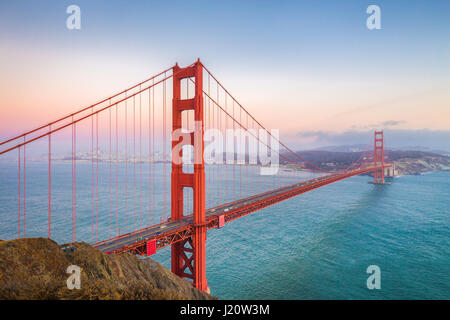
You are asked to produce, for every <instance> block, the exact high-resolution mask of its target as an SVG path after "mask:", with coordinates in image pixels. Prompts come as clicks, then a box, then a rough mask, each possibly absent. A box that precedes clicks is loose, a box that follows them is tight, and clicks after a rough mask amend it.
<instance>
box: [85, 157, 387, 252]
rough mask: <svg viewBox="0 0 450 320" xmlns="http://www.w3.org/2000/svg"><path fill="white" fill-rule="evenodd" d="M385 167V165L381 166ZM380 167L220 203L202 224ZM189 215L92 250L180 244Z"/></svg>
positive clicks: (189, 227) (229, 218) (216, 223)
mask: <svg viewBox="0 0 450 320" xmlns="http://www.w3.org/2000/svg"><path fill="white" fill-rule="evenodd" d="M387 166H389V165H386V164H385V167H387ZM379 169H381V167H366V168H358V169H355V170H353V171H349V172H344V173H336V174H328V175H324V176H320V177H317V178H314V179H311V180H307V181H304V182H302V183H297V184H293V185H290V186H287V187H282V188H279V189H275V190H270V191H268V192H264V193H260V194H257V195H254V196H251V197H247V198H244V199H241V200H238V201H234V202H230V203H227V204H223V205H220V206H217V207H214V208H210V209H208V210H206V212H205V216H206V225H207V228H208V229H211V228H217V227H218V226H219V216H221V215H223V216H224V222H225V223H227V222H230V221H233V220H235V219H237V218H240V217H242V216H244V215H247V214H249V213H252V212H254V211H257V210H260V209H262V208H265V207H267V206H270V205H273V204H275V203H278V202H280V201H283V200H286V199H289V198H291V197H294V196H296V195H299V194H301V193H305V192H308V191H310V190H313V189H317V188H320V187H322V186H324V185H327V184H330V183H333V182H337V181H340V180H343V179H346V178H349V177H352V176H355V175H359V174H364V173H368V172H372V171H375V170H379ZM192 221H193V217H192V215H188V216H186V217H184V218H183V219H181V220H178V221H170V220H169V221H167V222H164V223H161V224H158V225H154V226H151V227H147V228H144V229H141V230H137V231H134V232H130V233H127V234H123V235H120V236H117V237H115V238H112V239H108V240H104V241H101V242H98V243H96V244H94V247H96V248H97V249H99V250H101V251H103V252H105V253H121V252H126V251H131V252H134V253H137V254H144V252H145V245H146V243H147V242H148V241H151V240H156V248H157V249H161V248H163V247H165V246H167V245H170V244H173V243H175V242H178V241H181V240H183V239H185V238H188V237H190V236H191V235H192V227H193V226H192Z"/></svg>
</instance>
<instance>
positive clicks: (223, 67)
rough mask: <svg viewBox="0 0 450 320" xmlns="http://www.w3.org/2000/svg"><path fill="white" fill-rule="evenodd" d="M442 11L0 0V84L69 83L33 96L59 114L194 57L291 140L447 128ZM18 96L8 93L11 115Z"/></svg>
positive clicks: (430, 7) (447, 30) (397, 5)
mask: <svg viewBox="0 0 450 320" xmlns="http://www.w3.org/2000/svg"><path fill="white" fill-rule="evenodd" d="M71 4H76V5H78V6H80V8H81V15H82V16H81V17H82V18H81V21H82V28H81V30H79V31H74V30H68V29H67V28H66V27H65V21H66V19H67V16H68V15H67V14H66V12H65V10H66V8H67V6H69V5H71ZM370 4H376V5H379V6H380V8H381V23H382V29H381V30H372V31H370V30H368V29H367V28H366V19H367V17H368V15H367V13H366V8H367V7H368V6H369V5H370ZM449 12H450V1H433V2H430V1H395V0H391V1H378V0H373V1H356V0H355V1H199V0H184V1H124V0H116V1H99V0H89V1H61V0H53V1H32V2H31V1H21V0H19V1H2V2H1V3H0V37H1V40H2V41H1V44H0V49H1V51H0V52H1V53H0V57H2V59H1V60H2V63H0V67H1V68H2V70H4V73H3V76H1V77H0V85H1V87H3V88H4V89H5V92H8V93H11V94H12V93H15V94H19V95H20V94H21V92H22V91H21V90H28V89H29V88H31V87H33V88H34V87H35V86H36V85H39V86H42V88H53V87H58V90H60V91H61V92H70V90H74V88H76V90H78V91H77V94H74V93H72V94H67V96H64V95H63V94H62V93H61V97H58V100H57V101H56V100H55V101H53V100H50V98H49V97H46V98H42V99H39V101H40V104H42V105H53V104H58V105H61V106H62V105H63V106H64V107H61V108H60V109H58V110H60V112H61V114H65V113H67V112H70V111H72V110H73V109H74V108H76V106H81V105H86V104H90V103H91V102H92V100H97V99H98V98H100V97H103V96H106V95H108V94H110V93H112V92H115V91H117V90H120V89H121V88H122V87H123V86H127V85H129V84H132V83H135V82H137V81H139V80H141V79H144V78H146V77H147V76H148V75H150V74H153V73H155V72H158V71H160V70H162V69H163V68H165V67H168V66H171V65H173V64H174V63H175V62H179V63H180V64H181V65H186V64H190V63H191V62H192V61H193V60H195V59H196V58H197V57H200V58H201V59H202V61H203V62H204V64H205V65H206V66H207V67H208V68H209V69H211V70H212V71H213V72H214V73H215V74H216V75H217V76H218V77H219V79H220V80H221V81H222V82H223V83H224V84H225V85H226V86H227V87H228V88H229V89H230V90H231V92H232V93H234V95H235V96H237V97H238V98H239V100H240V101H241V102H243V103H244V104H245V105H246V106H247V107H248V109H249V110H250V111H251V112H252V113H254V114H255V115H257V116H258V118H259V119H261V121H262V122H263V123H265V124H266V125H268V126H270V127H273V128H281V127H283V128H285V130H284V132H282V135H284V136H285V137H286V139H288V140H289V141H290V142H291V143H293V144H302V143H304V144H311V145H314V144H326V143H327V141H322V142H320V143H319V141H298V140H297V137H298V133H299V132H300V133H301V132H311V131H327V132H329V133H330V134H333V133H336V135H337V136H339V135H340V134H342V132H348V131H352V130H355V129H356V130H362V129H363V128H367V127H369V126H370V125H371V124H372V123H385V122H388V121H394V122H396V123H398V126H396V127H395V128H392V126H391V127H389V128H390V129H398V130H412V132H413V131H414V132H421V131H420V130H429V131H436V132H437V131H439V132H440V133H442V132H446V131H448V130H450V111H449V110H450V107H449V100H450V95H449V94H448V92H449V91H450V90H449V89H450V58H449V57H450V19H449V17H448V14H449ZM24 78H27V79H28V80H27V81H23V79H24ZM55 79H57V80H55ZM84 79H89V84H84V81H83V80H84ZM56 82H57V83H56ZM105 82H106V84H102V85H98V86H97V87H96V88H95V91H94V89H91V88H92V84H96V83H99V84H100V83H105ZM63 84H66V87H64V86H63ZM5 92H4V93H3V94H5V95H6V93H5ZM0 98H2V100H3V101H7V100H8V99H7V97H4V99H3V97H2V96H0ZM35 100H36V99H35ZM30 103H31V100H30V101H26V100H24V101H22V102H20V103H17V105H16V106H15V108H14V110H16V113H17V119H19V118H22V119H23V117H26V116H27V114H28V112H27V108H29V104H30ZM373 106H375V108H374V107H373ZM0 107H1V110H0V116H3V118H4V119H6V118H7V116H8V117H11V118H8V122H11V123H13V122H14V121H16V120H17V119H16V118H14V115H11V114H10V112H9V113H7V112H6V111H4V110H5V109H6V108H7V107H8V106H6V105H1V106H0ZM43 108H44V107H43ZM274 110H283V111H284V112H282V113H278V112H277V114H276V115H274ZM377 110H379V111H377ZM425 110H426V112H425ZM2 112H3V113H2ZM50 114H52V113H51V112H50V111H49V112H48V114H46V113H45V112H43V115H42V117H44V116H49V115H50ZM342 115H346V116H342ZM447 117H448V118H447ZM292 119H295V121H293V120H292ZM28 120H29V123H30V126H33V125H38V124H39V123H41V122H45V121H46V120H48V119H47V118H45V119H44V118H43V119H37V118H36V117H33V118H31V116H30V119H28ZM34 121H35V122H34ZM381 129H383V128H381ZM7 133H8V134H6V133H3V132H2V135H3V134H5V135H9V134H10V133H12V131H11V130H9V131H8V132H7ZM449 137H450V135H449ZM400 142H401V141H399V143H400ZM404 142H405V143H406V142H407V141H404Z"/></svg>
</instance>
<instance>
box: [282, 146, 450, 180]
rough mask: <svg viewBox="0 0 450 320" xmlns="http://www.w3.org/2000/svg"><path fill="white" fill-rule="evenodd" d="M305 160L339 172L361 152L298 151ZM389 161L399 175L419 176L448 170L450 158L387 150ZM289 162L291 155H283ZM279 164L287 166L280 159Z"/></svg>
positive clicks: (427, 153) (433, 154) (286, 162)
mask: <svg viewBox="0 0 450 320" xmlns="http://www.w3.org/2000/svg"><path fill="white" fill-rule="evenodd" d="M297 154H299V155H301V156H302V157H303V158H304V159H305V160H307V161H310V162H312V163H314V164H316V165H317V166H319V167H320V168H322V169H325V170H330V171H333V170H341V169H345V168H347V167H348V166H349V165H351V164H352V163H354V162H355V161H357V160H358V159H359V158H360V157H361V154H362V152H335V151H323V150H311V151H299V152H297ZM386 154H387V155H388V157H389V159H390V161H393V162H395V165H396V168H397V171H398V174H399V175H405V174H420V173H424V172H429V171H442V170H450V157H448V156H445V155H441V154H436V153H431V152H424V151H403V150H387V151H386ZM285 156H286V157H288V158H290V159H291V160H296V159H295V157H294V156H293V155H289V154H287V153H286V154H285ZM280 162H281V164H288V161H286V160H285V159H283V158H280Z"/></svg>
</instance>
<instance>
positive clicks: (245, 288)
mask: <svg viewBox="0 0 450 320" xmlns="http://www.w3.org/2000/svg"><path fill="white" fill-rule="evenodd" d="M369 180H370V178H369V177H363V176H362V177H354V178H350V179H348V180H345V181H342V182H339V183H335V184H332V185H329V186H326V187H324V188H322V189H319V190H315V191H312V192H309V193H307V194H304V195H301V196H298V197H296V198H293V199H290V200H287V201H285V202H283V203H280V204H278V205H275V206H273V207H269V208H266V209H264V210H261V211H259V212H257V213H254V214H252V215H250V216H246V217H244V218H241V219H239V220H236V221H234V222H232V223H230V224H227V225H225V227H224V228H223V229H220V230H217V229H215V230H212V231H209V232H208V240H207V261H206V270H207V279H208V285H209V286H210V288H211V291H212V294H214V295H216V296H218V297H220V298H222V299H450V227H449V226H450V197H449V195H450V172H446V173H444V172H440V173H432V174H426V175H422V176H403V177H400V178H397V179H394V180H393V181H392V184H391V185H383V186H379V185H372V184H368V183H367V182H368V181H369ZM156 259H157V260H158V261H160V262H162V263H163V264H164V265H165V266H169V264H170V262H169V256H168V251H166V252H159V253H158V254H157V255H156ZM369 265H378V266H379V267H380V269H381V289H380V290H369V289H367V286H366V280H367V277H368V276H369V274H367V273H366V269H367V267H368V266H369Z"/></svg>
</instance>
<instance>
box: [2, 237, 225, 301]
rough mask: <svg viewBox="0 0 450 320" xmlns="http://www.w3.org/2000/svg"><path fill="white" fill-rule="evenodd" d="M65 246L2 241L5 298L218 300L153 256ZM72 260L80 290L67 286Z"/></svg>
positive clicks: (34, 240)
mask: <svg viewBox="0 0 450 320" xmlns="http://www.w3.org/2000/svg"><path fill="white" fill-rule="evenodd" d="M63 247H64V246H60V245H58V244H57V243H56V242H54V241H52V240H49V239H44V238H28V239H17V240H11V241H0V299H216V298H214V297H212V296H210V295H209V294H207V293H205V292H203V291H200V290H197V289H195V288H193V287H192V285H191V284H190V283H189V282H188V281H186V280H184V279H181V278H179V277H177V276H176V275H174V274H173V273H172V272H170V271H169V270H167V269H166V268H164V267H163V266H162V265H160V264H159V263H157V262H155V261H153V260H152V259H149V258H145V259H139V258H137V257H136V256H133V255H131V254H121V255H106V254H103V253H102V252H100V251H98V250H97V249H94V248H93V247H91V246H90V245H88V244H86V243H82V242H81V243H76V244H74V245H72V246H71V247H70V249H69V250H62V248H63ZM71 265H75V266H78V267H80V270H81V272H80V274H81V277H80V279H81V283H80V289H76V288H74V289H72V290H70V289H69V288H68V286H67V279H68V278H69V277H70V276H71V274H69V273H67V268H68V267H69V266H71Z"/></svg>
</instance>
